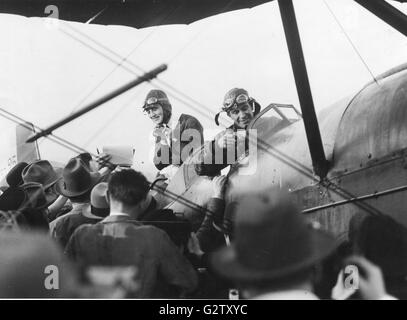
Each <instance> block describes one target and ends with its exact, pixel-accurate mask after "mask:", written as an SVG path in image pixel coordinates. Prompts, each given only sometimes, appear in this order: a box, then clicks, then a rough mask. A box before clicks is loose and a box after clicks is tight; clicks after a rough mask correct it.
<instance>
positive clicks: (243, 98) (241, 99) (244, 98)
mask: <svg viewBox="0 0 407 320" xmlns="http://www.w3.org/2000/svg"><path fill="white" fill-rule="evenodd" d="M249 99H250V98H249V96H248V95H246V94H239V95H238V96H237V97H236V98H235V99H233V98H230V99H227V100H225V102H224V103H223V106H224V108H225V109H226V110H228V109H230V108H232V107H234V108H236V107H237V106H238V105H239V104H243V103H246V102H249Z"/></svg>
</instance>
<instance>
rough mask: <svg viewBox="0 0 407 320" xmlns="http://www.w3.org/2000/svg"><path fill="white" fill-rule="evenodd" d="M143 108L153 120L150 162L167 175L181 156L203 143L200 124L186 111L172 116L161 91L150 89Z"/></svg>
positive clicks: (170, 107)
mask: <svg viewBox="0 0 407 320" xmlns="http://www.w3.org/2000/svg"><path fill="white" fill-rule="evenodd" d="M143 111H144V113H146V114H147V115H148V117H149V118H150V119H151V121H152V122H153V123H154V125H155V127H154V131H153V139H154V158H153V162H154V165H155V166H156V168H157V169H158V170H160V172H161V174H163V175H164V176H166V177H167V178H171V177H172V176H173V175H174V174H175V172H176V171H177V169H178V167H179V166H180V165H181V164H182V163H183V162H184V161H185V159H186V158H187V157H188V156H189V155H190V154H191V153H192V152H193V151H195V150H198V148H199V147H200V146H201V145H202V143H203V127H202V125H201V123H200V122H199V120H198V119H196V118H195V117H193V116H191V115H188V114H181V115H180V116H179V117H176V116H175V115H174V114H173V110H172V106H171V103H170V101H169V99H168V97H167V95H166V93H165V92H164V91H162V90H157V89H154V90H151V91H150V92H149V93H148V94H147V96H146V98H145V101H144V105H143Z"/></svg>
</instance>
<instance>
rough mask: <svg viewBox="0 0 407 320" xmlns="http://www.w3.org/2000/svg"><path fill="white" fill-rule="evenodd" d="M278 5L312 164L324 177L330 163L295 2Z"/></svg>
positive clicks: (321, 176)
mask: <svg viewBox="0 0 407 320" xmlns="http://www.w3.org/2000/svg"><path fill="white" fill-rule="evenodd" d="M278 6H279V8H280V14H281V19H282V21H283V26H284V32H285V38H286V41H287V46H288V51H289V53H290V59H291V66H292V69H293V73H294V78H295V84H296V86H297V93H298V98H299V100H300V105H301V111H302V117H303V119H304V126H305V131H306V134H307V140H308V146H309V149H310V153H311V159H312V166H313V168H314V172H315V173H316V174H317V175H318V176H319V177H320V178H321V179H323V178H325V177H326V174H327V172H328V165H329V163H328V161H327V160H326V157H325V152H324V147H323V145H322V139H321V133H320V131H319V125H318V120H317V116H316V114H315V108H314V102H313V99H312V93H311V88H310V84H309V80H308V74H307V67H306V66H305V60H304V54H303V51H302V45H301V39H300V34H299V31H298V26H297V19H296V17H295V11H294V6H293V2H292V0H278Z"/></svg>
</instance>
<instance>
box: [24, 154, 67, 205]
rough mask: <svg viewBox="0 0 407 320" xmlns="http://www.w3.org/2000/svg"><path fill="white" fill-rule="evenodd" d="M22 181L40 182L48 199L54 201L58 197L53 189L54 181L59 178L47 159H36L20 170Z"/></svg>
mask: <svg viewBox="0 0 407 320" xmlns="http://www.w3.org/2000/svg"><path fill="white" fill-rule="evenodd" d="M21 175H22V178H23V181H24V183H29V182H36V183H40V184H42V186H43V188H44V191H45V193H46V194H47V197H48V199H52V201H51V202H50V203H52V202H54V201H55V200H56V199H57V198H58V194H57V193H56V191H55V190H54V186H55V184H56V182H57V181H58V180H59V179H60V175H58V174H57V172H56V171H55V169H54V167H53V166H52V165H51V163H50V162H49V161H48V160H37V161H35V162H33V163H31V164H29V165H28V166H27V167H25V168H24V170H23V172H22V174H21Z"/></svg>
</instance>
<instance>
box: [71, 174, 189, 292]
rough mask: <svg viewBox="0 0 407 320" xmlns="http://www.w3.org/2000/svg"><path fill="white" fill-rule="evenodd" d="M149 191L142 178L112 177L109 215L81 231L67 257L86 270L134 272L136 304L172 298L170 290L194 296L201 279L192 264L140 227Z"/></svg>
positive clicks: (165, 239) (160, 235) (163, 237)
mask: <svg viewBox="0 0 407 320" xmlns="http://www.w3.org/2000/svg"><path fill="white" fill-rule="evenodd" d="M148 191H149V183H148V181H147V179H146V178H145V177H144V176H143V175H142V174H141V173H140V172H136V171H134V170H132V169H124V170H120V171H116V172H113V173H112V175H111V176H110V178H109V182H108V199H109V203H110V210H111V211H110V215H109V216H108V217H107V218H105V219H104V220H103V221H101V222H99V223H96V224H94V225H82V226H80V227H79V228H78V229H77V230H76V231H75V232H74V234H73V235H72V237H71V239H70V240H69V243H68V245H67V246H66V253H67V255H68V256H70V257H71V258H73V259H74V260H76V261H78V262H80V263H82V264H83V265H85V266H92V265H109V266H126V265H130V266H135V267H136V268H137V276H138V279H139V281H140V289H139V291H138V292H137V296H136V298H157V297H161V298H162V297H169V296H168V294H169V291H168V289H169V286H173V287H174V288H177V291H178V290H180V292H190V291H192V290H194V289H195V288H196V286H197V275H196V273H195V270H194V269H193V268H192V266H191V265H190V263H189V262H188V260H187V259H186V258H185V257H184V256H183V255H182V254H181V252H180V250H179V249H178V248H177V247H176V246H175V244H174V243H173V242H172V241H171V239H170V237H169V236H168V234H167V233H166V232H164V231H163V230H161V229H159V228H157V227H155V226H151V225H145V224H143V223H142V222H141V221H140V218H139V217H140V216H141V215H142V214H143V213H144V212H145V211H146V210H147V208H148V207H149V205H150V202H151V199H150V197H148V196H147V194H148ZM180 292H178V293H180ZM171 296H172V295H171Z"/></svg>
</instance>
